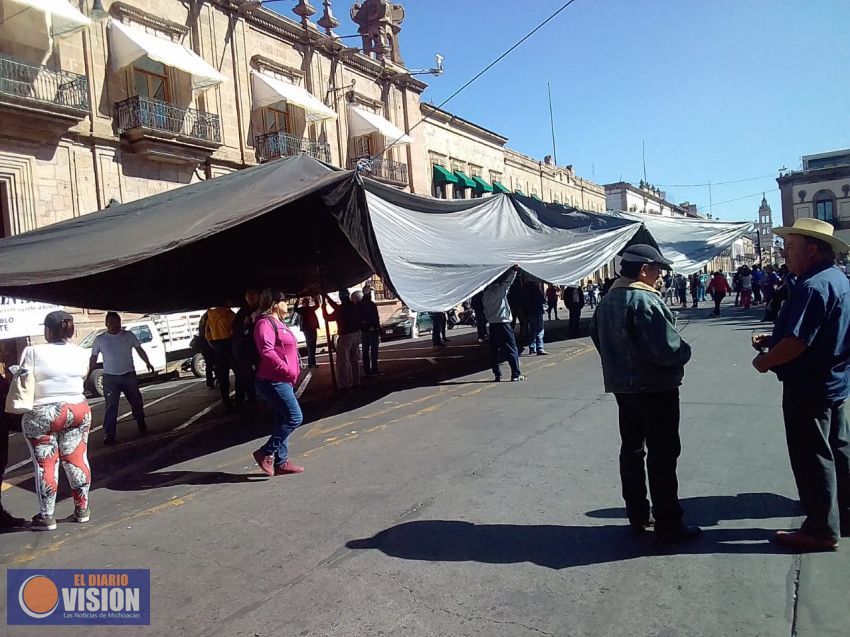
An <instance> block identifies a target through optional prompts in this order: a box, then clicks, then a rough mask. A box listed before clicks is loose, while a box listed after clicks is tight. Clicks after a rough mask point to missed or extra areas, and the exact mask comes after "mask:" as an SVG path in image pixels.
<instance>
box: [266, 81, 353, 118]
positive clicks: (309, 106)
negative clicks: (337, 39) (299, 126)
mask: <svg viewBox="0 0 850 637" xmlns="http://www.w3.org/2000/svg"><path fill="white" fill-rule="evenodd" d="M251 92H252V98H253V101H252V105H253V108H254V109H258V108H265V107H266V106H273V105H275V104H280V103H281V102H286V103H287V104H293V105H295V106H298V107H300V108H303V109H304V111H305V112H306V113H307V121H308V122H319V121H322V120H325V119H336V118H337V114H336V111H334V110H332V109H330V108H328V107H327V106H325V105H324V104H323V103H322V101H321V100H319V99H318V98H317V97H314V96H313V95H311V94H310V93H309V92H308V91H307V90H306V89H303V88H301V87H300V86H296V85H295V84H292V83H291V82H284V81H283V80H278V79H276V78H273V77H271V76H269V75H265V74H264V73H257V72H256V71H252V72H251Z"/></svg>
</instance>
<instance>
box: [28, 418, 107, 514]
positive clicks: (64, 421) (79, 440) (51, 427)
mask: <svg viewBox="0 0 850 637" xmlns="http://www.w3.org/2000/svg"><path fill="white" fill-rule="evenodd" d="M21 424H22V428H23V432H24V436H25V437H26V440H27V444H28V445H29V448H30V453H31V454H32V460H33V463H34V464H35V491H36V494H37V495H38V502H39V506H40V507H41V511H40V513H41V514H42V515H50V516H52V515H53V513H54V511H55V508H56V493H57V491H58V490H59V461H60V460H61V462H62V467H63V468H64V469H65V475H67V476H68V482H70V483H71V489H72V491H73V497H74V505H75V506H76V507H79V508H86V507H87V506H88V501H89V486H90V485H91V467H89V459H88V454H87V451H88V441H89V429H90V428H91V409H89V406H88V403H85V402H82V403H79V404H77V405H69V404H67V403H51V404H49V405H37V406H36V407H34V408H33V410H32V411H30V412H27V413H26V414H24V417H23V420H22V423H21Z"/></svg>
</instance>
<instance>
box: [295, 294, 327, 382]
mask: <svg viewBox="0 0 850 637" xmlns="http://www.w3.org/2000/svg"><path fill="white" fill-rule="evenodd" d="M321 302H322V299H321V297H319V296H314V297H312V299H311V298H309V297H305V298H303V299H301V300H300V301H297V302H296V303H295V310H294V311H295V313H296V314H298V316H299V317H300V323H301V325H300V326H301V331H302V332H303V333H304V341H305V343H306V344H307V365H308V367H313V368H316V367H318V366H319V364H318V363H317V362H316V342H317V341H318V339H319V317H318V316H317V315H316V312H318V311H319V305H321Z"/></svg>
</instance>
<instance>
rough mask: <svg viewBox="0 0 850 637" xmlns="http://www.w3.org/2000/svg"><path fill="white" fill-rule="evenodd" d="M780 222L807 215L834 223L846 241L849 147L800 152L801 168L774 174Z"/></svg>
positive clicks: (849, 218)
mask: <svg viewBox="0 0 850 637" xmlns="http://www.w3.org/2000/svg"><path fill="white" fill-rule="evenodd" d="M776 182H777V183H778V184H779V192H780V197H781V201H782V223H783V225H786V226H791V225H793V224H794V220H795V219H799V218H801V217H811V218H815V219H820V220H821V221H827V222H829V223H831V224H832V225H833V226H835V229H836V233H835V234H836V235H837V236H838V237H840V238H841V239H843V240H844V241H850V149H847V150H837V151H833V152H828V153H819V154H817V155H804V156H803V169H802V170H797V171H792V172H788V173H786V174H784V175H781V176H780V177H778V178H777V180H776Z"/></svg>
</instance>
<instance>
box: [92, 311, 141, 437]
mask: <svg viewBox="0 0 850 637" xmlns="http://www.w3.org/2000/svg"><path fill="white" fill-rule="evenodd" d="M133 350H136V353H137V354H138V355H139V358H141V359H142V360H143V361H144V362H145V364H146V365H147V366H148V370H149V371H150V372H151V373H153V371H154V367H153V365H151V362H150V359H148V355H147V353H146V352H145V350H143V349H142V344H141V343H140V342H139V339H138V338H136V335H135V334H133V333H132V332H128V331H127V330H125V329H122V327H121V317H120V316H119V315H118V313H117V312H107V314H106V332H104V333H103V334H101V335H100V336H98V337H97V338H96V339H94V344H93V345H92V350H91V353H92V355H91V360H90V361H89V374H91V373H92V371H94V369H95V367H96V366H97V357H98V356H99V355H100V354H103V396H104V399H105V407H106V411H105V412H104V414H103V431H104V433H105V434H106V435H105V437H104V439H103V444H105V445H114V444H115V434H116V432H117V429H118V401H119V400H120V399H121V392H124V397H125V398H126V399H127V402H128V403H130V408H131V409H132V411H133V418H134V419H135V420H136V425H138V427H139V435H140V436H144V435H145V434H146V433H147V432H148V426H147V424H146V423H145V406H144V403H143V402H142V392H141V391H139V379H138V378H137V377H136V365H135V363H133Z"/></svg>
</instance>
